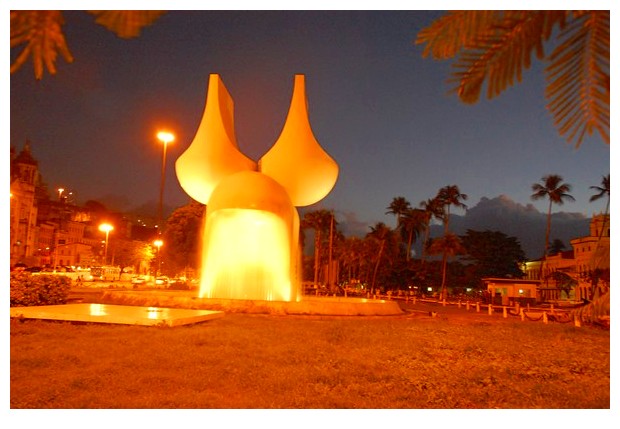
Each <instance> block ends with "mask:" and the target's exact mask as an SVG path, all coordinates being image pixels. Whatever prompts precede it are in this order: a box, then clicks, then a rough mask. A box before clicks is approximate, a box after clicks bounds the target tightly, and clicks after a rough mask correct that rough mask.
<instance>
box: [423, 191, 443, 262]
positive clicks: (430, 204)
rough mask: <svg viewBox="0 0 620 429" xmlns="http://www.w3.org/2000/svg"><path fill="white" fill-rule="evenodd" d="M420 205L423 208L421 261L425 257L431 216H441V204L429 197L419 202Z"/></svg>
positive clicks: (439, 217)
mask: <svg viewBox="0 0 620 429" xmlns="http://www.w3.org/2000/svg"><path fill="white" fill-rule="evenodd" d="M420 207H421V208H422V209H424V242H423V243H422V262H423V263H424V260H425V259H426V247H427V244H428V236H429V233H430V230H431V221H432V220H433V218H435V219H442V218H443V205H442V204H441V202H440V201H439V200H438V199H437V198H429V199H427V200H426V201H422V202H420Z"/></svg>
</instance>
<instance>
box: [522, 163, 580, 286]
mask: <svg viewBox="0 0 620 429" xmlns="http://www.w3.org/2000/svg"><path fill="white" fill-rule="evenodd" d="M563 180H564V179H563V178H562V176H559V175H557V174H549V175H547V176H544V177H543V178H542V184H541V183H534V184H533V185H532V191H534V193H533V194H532V200H540V199H541V198H549V209H548V210H547V231H546V233H545V251H544V253H543V257H542V262H541V264H540V274H541V278H542V273H543V264H544V262H545V259H546V258H547V252H548V250H549V234H551V207H552V206H553V204H554V203H555V204H558V205H562V204H564V200H572V201H575V198H573V196H572V195H570V194H568V192H570V190H571V185H569V184H568V183H562V181H563Z"/></svg>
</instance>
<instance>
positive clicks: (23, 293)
mask: <svg viewBox="0 0 620 429" xmlns="http://www.w3.org/2000/svg"><path fill="white" fill-rule="evenodd" d="M70 289H71V279H70V278H69V277H65V276H56V275H37V276H33V275H31V274H30V273H11V307H27V306H32V305H54V304H65V303H66V302H67V298H68V296H69V290H70Z"/></svg>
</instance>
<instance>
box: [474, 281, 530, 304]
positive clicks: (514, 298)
mask: <svg viewBox="0 0 620 429" xmlns="http://www.w3.org/2000/svg"><path fill="white" fill-rule="evenodd" d="M482 281H483V282H484V284H485V286H486V289H487V291H488V293H489V297H490V299H491V303H493V304H494V305H514V304H515V303H517V302H518V303H519V305H526V304H534V303H536V302H537V301H538V294H537V292H538V288H539V287H540V280H521V279H504V278H489V277H487V278H483V279H482Z"/></svg>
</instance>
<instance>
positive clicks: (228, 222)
mask: <svg viewBox="0 0 620 429" xmlns="http://www.w3.org/2000/svg"><path fill="white" fill-rule="evenodd" d="M205 237H208V241H206V242H205V243H204V246H203V262H202V272H203V275H202V279H201V283H200V294H199V296H200V297H201V298H216V297H217V298H232V299H252V300H254V299H256V300H266V301H291V299H292V298H293V295H294V291H293V290H292V289H296V288H293V286H294V284H293V281H292V280H294V279H291V259H292V258H291V257H292V255H291V254H290V246H289V244H288V243H289V233H288V231H287V228H286V223H285V222H283V221H282V219H280V218H279V217H278V216H276V215H275V214H274V213H270V212H267V211H263V210H248V209H220V210H218V211H217V212H215V213H213V214H212V215H211V216H209V217H208V220H207V225H206V233H205ZM239 243H243V245H239Z"/></svg>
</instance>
